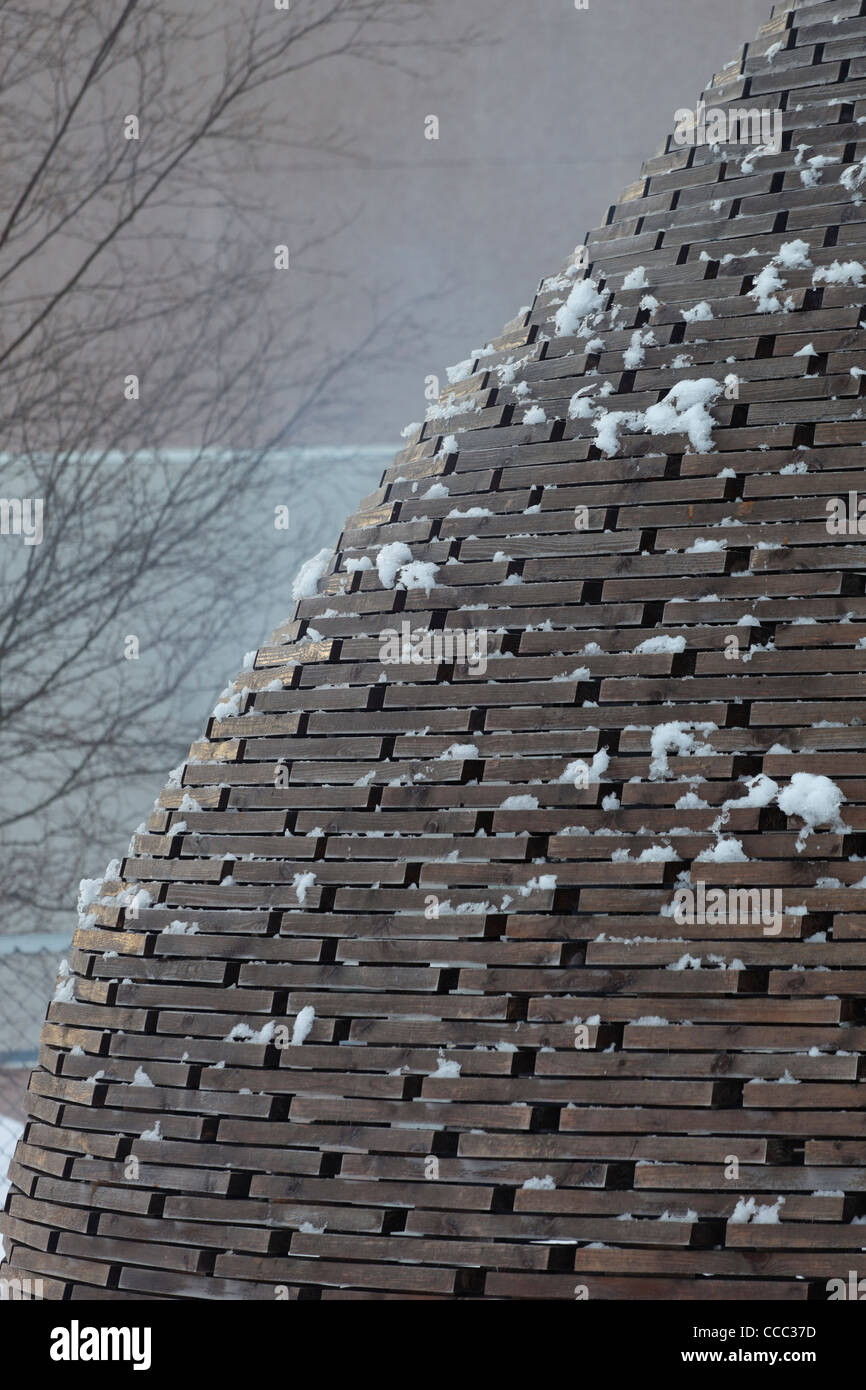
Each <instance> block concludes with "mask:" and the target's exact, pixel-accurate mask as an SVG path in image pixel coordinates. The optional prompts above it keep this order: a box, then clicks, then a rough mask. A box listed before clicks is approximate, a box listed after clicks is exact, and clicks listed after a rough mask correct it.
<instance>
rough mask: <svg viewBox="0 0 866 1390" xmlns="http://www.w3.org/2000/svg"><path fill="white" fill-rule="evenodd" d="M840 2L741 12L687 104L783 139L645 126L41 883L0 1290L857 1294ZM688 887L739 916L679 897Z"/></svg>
mask: <svg viewBox="0 0 866 1390" xmlns="http://www.w3.org/2000/svg"><path fill="white" fill-rule="evenodd" d="M863 10H864V7H863V5H861V3H860V0H824V2H823V3H817V4H809V3H805V4H800V5H781V6H778V7H777V8H776V10H775V12H774V14H773V17H772V19H771V20H770V21H769V23H767V24H766V25H765V26H764V27H763V29H762V30H761V31H760V33H759V35H758V38H757V40H756V42H754V43H752V44H750V45H748V46H747V47H745V48H744V49H743V50H742V52H741V53H740V55H739V56H738V57H737V58H736V60H735V61H734V62H733V63H731V64H729V65H728V66H727V67H726V68H724V69H723V70H722V71H721V72H720V73H719V74H717V76H716V77H715V78H714V80H713V83H712V85H711V86H710V87H709V88H708V89H707V90H706V91H705V92H704V94H703V98H702V100H703V102H704V104H705V108H706V111H707V112H710V111H718V110H722V111H724V112H727V111H728V110H729V109H730V108H732V107H735V108H743V107H745V108H754V109H757V110H759V111H765V112H767V113H769V114H770V115H771V116H772V115H773V113H780V120H781V128H782V132H783V134H782V138H781V141H780V147H779V148H777V149H773V148H772V147H771V145H770V144H766V143H765V144H764V145H762V146H760V147H759V146H756V145H755V144H754V143H752V144H747V143H737V142H736V141H730V140H725V141H724V142H722V143H719V144H717V145H714V146H710V145H707V144H700V143H697V144H694V143H682V141H683V128H682V126H681V127H680V135H679V143H678V142H677V140H676V139H675V138H674V137H673V136H672V137H671V138H670V139H669V141H668V143H667V148H666V149H665V150H664V152H662V153H660V154H659V155H658V156H657V157H655V158H653V159H650V160H649V161H648V163H647V164H646V165H645V166H644V168H643V170H642V172H641V175H640V178H639V179H637V181H636V182H635V183H634V184H632V185H631V186H630V187H629V188H627V189H626V190H625V191H624V193H623V194H622V197H621V198H620V200H619V202H618V203H617V204H616V206H615V207H613V208H611V210H610V212H609V214H608V216H607V218H606V220H605V223H604V225H603V226H602V227H600V228H599V229H597V230H596V231H594V232H593V233H592V234H591V235H590V236H589V238H588V240H587V243H586V247H585V248H584V249H582V250H581V251H579V252H578V253H575V255H574V256H573V257H572V259H571V261H570V262H569V263H568V264H567V265H566V267H565V268H564V270H563V271H562V272H561V273H559V274H557V275H554V276H553V277H551V278H549V279H547V280H545V281H544V282H543V283H542V285H541V287H540V290H539V292H538V294H537V295H536V297H535V300H534V302H533V304H532V307H531V309H530V310H528V311H526V312H522V313H520V314H519V315H518V317H517V318H516V319H515V320H514V321H513V322H512V323H511V324H509V325H508V327H507V328H506V330H505V332H504V334H503V335H502V336H501V337H500V338H498V339H497V340H495V341H494V342H493V343H491V344H490V345H489V346H488V347H487V348H486V349H485V351H484V353H483V354H482V355H480V356H477V357H476V358H475V359H473V360H472V361H471V362H470V363H468V364H466V365H465V366H464V368H463V369H462V370H460V371H457V372H455V373H454V374H453V380H452V381H450V382H449V383H448V384H447V385H446V387H445V389H444V390H443V393H442V396H441V398H440V403H439V405H438V406H437V407H436V408H434V410H433V411H432V412H431V418H430V419H429V420H428V421H427V422H426V423H425V424H424V426H423V427H422V428H419V429H418V430H417V431H416V432H415V434H414V435H413V436H412V438H411V439H410V441H409V443H408V444H407V446H406V448H405V449H404V450H403V451H402V453H401V454H400V455H399V456H398V458H397V459H396V461H395V463H394V465H393V467H392V468H390V469H389V471H388V472H387V473H386V474H385V476H384V478H383V480H382V484H381V487H380V488H379V489H378V491H377V492H376V493H375V494H374V495H373V496H372V497H370V498H368V499H366V501H365V502H363V503H362V504H361V506H360V508H359V510H358V511H357V513H356V514H355V515H354V516H351V517H350V518H349V519H348V521H347V522H346V524H345V528H344V530H343V532H342V535H341V536H340V538H339V542H338V544H337V546H336V549H335V551H334V555H333V557H332V560H331V562H330V563H329V565H328V566H327V567H326V569H325V572H324V574H323V576H322V577H321V580H320V583H319V585H318V592H315V593H311V596H308V597H304V598H302V599H301V601H300V602H299V603H298V605H297V608H296V610H295V613H294V615H293V617H292V618H291V620H290V621H288V622H287V623H286V624H285V626H284V627H282V628H281V629H280V630H279V631H277V632H276V633H274V635H273V637H272V639H271V641H270V643H269V645H267V646H265V647H262V648H261V649H260V650H259V651H258V652H257V654H256V658H255V662H254V664H253V666H252V668H251V669H249V670H246V671H244V672H243V673H242V674H241V675H240V676H239V677H238V680H237V682H236V686H235V698H234V699H233V700H228V701H225V702H224V705H223V707H221V708H220V709H219V711H218V717H214V718H213V719H212V720H211V722H210V724H209V726H208V728H207V731H206V734H205V736H204V738H203V739H202V740H201V742H199V743H197V744H196V745H195V746H194V747H193V749H192V750H191V754H190V757H189V760H188V761H187V763H186V764H185V766H184V768H183V771H182V776H181V777H179V778H175V779H174V782H173V783H172V785H169V786H168V787H167V788H166V789H165V791H164V792H163V794H162V796H161V798H160V800H159V803H158V807H157V808H156V809H155V810H154V811H153V813H152V814H151V815H150V817H149V820H148V822H147V828H146V832H143V833H140V834H138V835H137V836H136V837H135V841H134V846H133V849H132V852H131V853H130V855H129V857H128V858H127V859H126V860H125V861H124V862H123V865H122V870H121V872H122V879H121V880H118V881H115V882H108V883H105V884H104V885H103V888H102V890H101V893H100V896H99V897H98V898H97V899H96V900H95V901H94V902H93V903H92V904H91V905H89V907H87V909H86V912H85V917H84V921H83V924H82V926H81V927H80V929H79V931H78V933H77V935H76V938H75V945H74V951H73V954H72V957H71V959H70V961H69V966H70V969H71V975H69V976H68V977H67V978H65V979H63V980H61V983H60V987H59V990H58V996H57V998H56V999H55V1001H54V1002H52V1003H51V1005H50V1008H49V1010H48V1017H47V1021H46V1023H45V1027H44V1031H43V1034H42V1042H41V1051H40V1057H39V1066H38V1068H37V1070H36V1071H35V1072H34V1074H33V1077H32V1080H31V1085H30V1093H29V1107H30V1120H29V1124H28V1127H27V1130H26V1132H25V1135H24V1137H23V1139H22V1141H21V1143H20V1145H19V1147H18V1151H17V1153H16V1156H15V1160H14V1162H13V1164H12V1169H11V1176H12V1188H11V1191H10V1194H9V1198H8V1201H7V1211H6V1214H5V1217H4V1218H3V1231H4V1235H5V1240H6V1248H7V1251H8V1252H9V1262H8V1264H7V1266H6V1267H5V1269H4V1271H3V1272H4V1274H6V1275H7V1276H8V1275H12V1274H15V1275H20V1276H24V1275H28V1274H29V1275H32V1276H39V1277H42V1278H43V1279H44V1281H45V1288H46V1293H47V1294H48V1295H49V1296H50V1297H52V1298H58V1299H59V1298H71V1299H73V1300H77V1299H87V1298H132V1299H136V1298H139V1299H140V1298H194V1299H199V1298H203V1299H234V1298H249V1299H273V1298H275V1297H277V1298H280V1297H288V1298H323V1299H357V1298H375V1299H383V1298H406V1297H412V1296H419V1297H423V1298H434V1299H435V1298H440V1299H452V1298H455V1297H468V1298H487V1299H513V1298H516V1299H527V1298H545V1299H546V1298H554V1299H557V1298H565V1299H574V1298H583V1297H588V1298H590V1299H630V1298H656V1299H668V1298H674V1297H684V1298H690V1299H694V1298H701V1299H717V1298H720V1299H742V1300H749V1299H755V1298H766V1297H772V1298H777V1299H785V1300H791V1301H801V1300H805V1299H807V1298H824V1297H826V1296H827V1285H828V1281H829V1280H831V1279H833V1278H843V1279H847V1277H848V1271H849V1270H854V1271H856V1273H857V1275H858V1277H863V1276H866V1253H864V1250H863V1247H866V1227H864V1226H863V1225H862V1224H861V1222H862V1221H863V1219H864V1214H866V1167H864V1158H866V1133H864V1124H863V1107H864V1103H866V1092H861V1090H860V1082H861V1077H862V1074H863V1064H862V1061H861V1053H862V1051H863V1049H864V1045H866V1018H864V1007H866V862H864V861H866V757H864V753H866V685H864V669H866V585H864V574H866V542H864V540H863V539H862V531H866V520H864V523H863V527H862V530H861V531H858V527H857V521H856V518H857V498H856V496H855V498H854V504H853V509H852V507H851V496H850V495H851V494H857V492H858V489H860V490H864V489H866V479H864V459H866V454H864V452H863V446H864V444H866V401H864V387H863V382H864V375H863V371H862V370H861V368H863V367H866V357H864V352H863V344H864V340H866V338H864V334H866V330H864V319H866V309H864V302H866V289H864V287H863V286H864V282H866V272H864V270H863V265H861V264H860V263H861V262H862V263H863V264H866V14H864V13H863ZM708 381H709V382H710V383H711V385H710V386H707V382H708ZM685 383H690V385H689V386H686V385H685ZM695 383H697V384H695ZM712 383H715V388H714V389H713V387H712ZM581 393H582V394H581ZM661 403H663V405H662V408H661V409H660V410H659V409H656V410H653V407H657V406H659V405H660V404H661ZM666 421H667V422H668V423H667V427H665V422H666ZM708 422H709V423H708ZM833 499H840V500H839V501H838V502H837V503H834V501H833ZM828 502H829V503H830V510H829V512H828ZM834 508H835V510H834ZM839 508H842V509H843V510H844V509H845V508H847V509H848V510H847V512H845V515H847V516H848V517H849V519H850V518H852V517H853V522H852V526H853V529H852V526H840V525H837V526H836V528H835V530H834V529H833V526H832V524H831V521H832V517H833V516H836V517H837V520H838V516H839V514H840V513H839ZM397 542H399V543H402V544H403V545H404V546H406V547H408V550H409V552H410V553H411V560H412V564H411V565H409V567H408V568H405V567H401V565H402V566H406V565H407V563H408V562H407V561H406V555H405V552H395V551H385V553H384V556H383V548H384V547H388V546H392V545H393V544H394V543H397ZM389 557H390V560H391V564H390V565H389V564H388V563H387V560H388V558H389ZM401 557H402V558H401ZM398 562H399V563H398ZM414 562H420V566H419V565H417V564H415V563H414ZM431 566H432V568H430V567H431ZM390 571H396V573H391V572H390ZM310 587H311V588H312V586H310ZM404 622H405V623H408V624H409V626H410V628H411V629H413V630H415V633H416V637H415V645H416V647H417V648H418V651H417V652H416V656H415V660H412V656H411V653H410V654H408V655H407V653H406V652H405V651H402V650H401V653H400V655H401V658H403V657H405V658H406V659H405V660H401V662H400V663H399V664H394V663H393V662H392V663H391V664H388V662H387V661H383V656H382V652H383V641H384V639H383V632H384V631H385V630H386V629H389V628H395V629H400V627H401V624H403V623H404ZM421 632H426V633H428V634H432V637H430V638H429V639H428V640H427V643H426V646H425V645H424V644H423V643H422V642H421V641H420V634H421ZM455 632H464V633H465V632H468V633H469V634H470V635H473V634H474V636H473V641H474V642H475V644H476V645H475V647H473V648H472V651H473V652H474V653H475V658H476V659H474V660H467V659H466V654H465V652H458V654H457V655H455V653H454V651H453V649H452V648H449V647H448V641H447V640H446V639H449V640H451V641H452V643H453V635H454V633H455ZM482 633H483V634H484V638H483V641H486V658H484V659H482V658H483V657H484V654H483V653H481V650H480V649H481V646H482V645H483V641H482V638H481V637H480V636H479V634H482ZM449 635H450V638H449ZM434 638H435V640H433V639H434ZM659 639H661V640H659ZM485 666H486V669H483V670H482V667H485ZM665 726H668V727H665ZM804 775H805V777H806V778H807V779H818V780H816V781H814V782H813V781H811V780H809V782H808V787H809V788H812V789H817V790H818V792H819V793H820V795H819V796H818V802H820V803H821V804H820V805H818V802H816V803H815V804H814V807H813V812H809V810H808V807H809V805H810V804H811V803H810V802H809V800H808V797H807V798H806V800H805V801H804V799H803V796H802V795H800V796H799V799H798V798H797V797H794V798H793V801H792V798H791V796H790V795H789V796H788V797H787V799H786V796H785V791H786V789H789V788H791V787H795V788H796V787H797V786H799V788H800V792H801V793H802V791H803V787H804V785H805V784H804V783H803V782H802V781H801V782H800V783H797V781H796V780H795V779H796V778H797V777H798V776H799V777H800V778H802V777H803V776H804ZM821 779H826V780H821ZM771 783H772V784H775V789H774V788H773V786H772V785H771ZM828 788H829V789H833V788H835V789H836V790H837V792H838V794H839V798H840V800H839V802H838V805H837V807H836V809H835V811H834V810H833V809H832V808H831V809H830V810H829V811H828V810H827V805H826V795H827V793H828ZM841 798H844V800H842V799H841ZM780 802H781V804H780ZM731 803H734V804H731ZM737 803H739V804H737ZM792 804H796V805H797V806H798V807H800V808H801V810H802V809H803V808H804V807H805V808H806V819H804V817H803V815H801V814H798V813H797V811H793V810H792V809H791V806H792ZM785 806H787V807H788V809H787V810H786V809H785ZM810 816H811V819H810V818H809V817H810ZM719 887H721V888H723V889H725V890H726V901H727V902H728V903H729V904H730V903H731V902H733V901H734V899H733V898H732V897H731V895H730V893H728V892H727V890H733V892H734V894H735V895H739V894H742V893H743V891H744V890H747V889H763V890H765V895H766V896H765V899H764V900H763V903H764V904H766V903H769V904H770V905H771V906H770V908H769V909H768V910H767V911H764V909H763V906H762V914H761V915H757V916H756V915H755V913H754V912H752V915H751V916H749V912H748V911H746V909H745V908H744V907H741V908H740V909H739V910H738V911H729V912H728V915H727V917H726V918H723V919H721V920H720V918H719V915H718V913H716V915H715V917H712V916H711V915H709V916H708V915H707V914H706V913H705V914H701V912H700V902H703V903H704V904H706V903H707V902H708V901H709V894H710V893H711V891H712V890H713V889H716V888H719ZM683 888H690V889H692V890H693V892H694V898H693V901H694V903H695V905H696V909H697V916H698V918H700V917H701V916H702V915H704V916H705V918H706V920H703V921H701V920H696V921H692V922H689V921H686V922H685V923H683V922H682V920H678V914H677V911H676V910H675V903H676V902H677V893H678V890H681V889H683ZM136 895H137V897H136ZM700 895H703V896H702V897H701V896H700ZM773 895H775V896H773ZM699 898H700V902H699V901H698V900H699ZM679 900H680V901H681V902H685V901H686V900H687V895H685V894H680V899H679ZM713 901H718V897H717V896H716V897H715V898H714V899H713ZM736 901H737V902H738V903H740V904H744V903H745V902H746V899H745V898H742V897H737V898H736ZM754 901H755V900H754V898H750V899H748V902H749V903H750V904H753V903H754ZM777 908H778V911H777ZM749 911H752V909H751V907H750V909H749ZM679 917H680V918H681V917H682V912H680V913H679ZM310 1009H312V1010H314V1018H313V1019H312V1026H311V1028H310V1031H309V1032H308V1033H307V1035H306V1036H305V1037H304V1040H303V1041H300V1037H301V1035H302V1034H303V1033H304V1031H305V1026H306V1025H307V1024H308V1023H309V1018H310V1013H309V1011H310ZM305 1011H306V1012H305ZM293 1036H294V1037H295V1039H296V1041H294V1042H292V1037H293Z"/></svg>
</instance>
